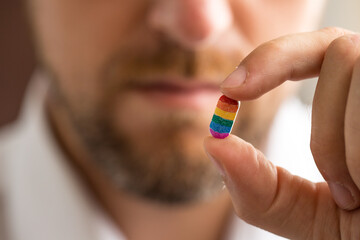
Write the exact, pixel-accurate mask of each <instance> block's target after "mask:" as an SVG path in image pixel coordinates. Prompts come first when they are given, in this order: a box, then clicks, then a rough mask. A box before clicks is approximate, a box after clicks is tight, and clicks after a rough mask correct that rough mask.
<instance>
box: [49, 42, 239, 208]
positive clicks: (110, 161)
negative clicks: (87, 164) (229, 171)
mask: <svg viewBox="0 0 360 240" xmlns="http://www.w3.org/2000/svg"><path fill="white" fill-rule="evenodd" d="M140 49H141V52H139V50H137V49H136V48H131V47H130V48H129V47H124V48H122V50H121V51H119V52H118V53H117V54H115V55H114V56H112V57H110V58H109V60H108V62H106V63H104V65H103V67H102V70H101V71H99V73H98V74H94V75H95V76H97V77H96V79H95V80H94V82H97V83H101V85H99V91H98V92H99V94H98V97H96V98H95V97H91V96H89V95H86V94H81V91H79V92H75V91H74V94H71V91H70V90H69V89H66V87H64V86H63V85H62V81H61V80H62V79H60V77H59V75H58V74H56V71H55V70H54V69H52V68H51V67H50V66H48V67H44V68H45V71H46V72H47V73H52V74H51V75H50V76H51V78H52V79H53V80H52V83H53V84H52V89H53V90H54V91H53V94H52V95H51V97H53V98H55V99H56V102H57V103H58V104H60V105H61V107H62V108H63V109H65V110H66V113H67V115H68V118H69V119H70V120H71V123H72V127H73V129H74V130H75V131H76V134H77V136H78V137H79V139H80V140H81V142H82V143H83V145H84V147H85V148H86V151H87V152H88V153H89V156H90V159H89V161H91V164H95V165H96V166H97V168H98V169H99V170H100V171H102V172H103V173H105V175H106V176H107V177H108V178H109V179H110V180H111V182H112V183H113V184H114V185H115V186H116V187H117V189H119V191H125V192H128V193H131V194H134V195H136V196H139V197H141V198H145V199H148V200H154V201H159V202H162V203H169V204H171V203H188V202H194V201H199V200H204V199H207V198H209V197H211V196H213V195H215V194H217V193H219V191H220V190H221V189H222V187H223V183H222V181H221V177H220V176H219V174H218V173H217V171H216V169H215V167H214V166H213V164H212V163H211V162H210V161H209V160H208V158H207V157H206V154H205V152H204V150H203V147H202V144H203V138H204V137H205V136H207V135H209V133H208V124H209V122H210V120H211V118H210V117H211V115H212V111H213V109H214V108H215V103H210V104H209V105H210V108H209V109H212V110H210V111H203V112H207V113H206V114H203V113H199V112H195V111H186V110H183V111H182V110H181V111H176V110H166V111H163V109H156V108H151V107H148V106H149V105H146V104H147V103H146V102H142V101H139V100H138V99H136V98H134V96H133V95H134V94H133V89H134V86H135V88H136V87H141V88H143V87H144V86H145V87H146V86H147V85H148V84H149V83H150V84H151V81H152V80H151V79H155V78H157V77H159V76H182V77H186V78H187V79H198V78H205V79H209V80H210V81H212V82H217V83H218V82H219V80H221V79H223V78H224V77H225V76H226V74H227V73H229V72H231V71H232V70H233V69H234V68H235V66H236V65H237V63H238V62H239V61H240V59H239V56H241V55H240V54H236V53H235V52H234V51H233V52H232V53H231V54H224V53H223V52H221V51H217V50H214V49H211V50H203V51H201V52H194V51H189V50H186V49H183V48H181V47H180V46H178V45H176V44H174V43H173V42H171V41H169V40H165V39H161V40H160V41H157V45H156V47H152V48H145V50H144V48H140ZM146 49H151V50H146ZM235 56H236V57H235ZM44 66H45V65H44ZM74 81H83V82H84V79H82V80H79V79H77V80H74ZM189 81H191V80H189Z"/></svg>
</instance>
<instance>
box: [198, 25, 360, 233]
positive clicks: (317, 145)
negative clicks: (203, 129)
mask: <svg viewBox="0 0 360 240" xmlns="http://www.w3.org/2000/svg"><path fill="white" fill-rule="evenodd" d="M299 46H303V47H300V48H299ZM299 49H301V51H299ZM275 51H276V52H277V53H278V55H279V56H283V57H282V58H278V59H275V60H274V61H270V62H268V61H264V59H266V57H267V56H269V55H273V54H274V52H275ZM359 56H360V36H359V35H356V34H352V33H351V32H349V31H346V30H343V29H336V28H328V29H323V30H320V31H317V32H312V33H305V34H296V35H289V36H286V37H282V38H279V39H276V40H273V41H270V42H268V43H265V44H263V45H262V46H260V47H259V48H257V49H255V50H254V51H253V52H252V53H251V54H250V55H249V56H247V57H246V58H245V59H244V60H243V61H242V63H241V66H242V68H241V69H246V71H247V73H248V74H247V79H246V80H245V81H242V83H240V84H239V85H237V86H236V84H235V82H236V81H235V79H232V80H231V81H227V80H229V79H231V78H237V76H239V75H241V74H239V73H236V71H238V70H236V71H235V72H234V73H233V74H232V75H230V77H229V78H228V79H227V80H226V81H224V82H223V84H222V91H223V92H224V94H226V95H227V96H229V97H232V98H234V99H237V100H246V99H253V98H257V97H259V96H261V95H262V94H264V93H266V92H267V91H270V90H271V89H273V88H276V87H277V86H279V85H281V84H282V83H283V82H284V81H286V80H287V79H290V80H301V79H304V78H307V77H309V76H319V82H318V84H317V88H316V92H315V96H314V102H313V114H312V133H311V150H312V153H313V156H314V160H315V162H316V164H317V167H318V168H319V171H320V172H321V173H322V175H323V176H324V178H325V180H326V181H327V184H326V183H312V182H309V181H307V180H305V179H302V178H300V177H298V176H293V175H291V174H290V173H289V172H287V171H286V170H285V169H282V168H280V167H276V166H274V165H273V164H272V163H270V162H269V161H268V160H266V158H265V157H264V155H263V154H262V153H261V152H260V151H259V150H256V149H255V148H254V147H253V146H252V145H251V144H249V143H247V142H245V141H243V140H241V139H239V138H237V137H235V136H230V137H229V138H227V139H225V140H223V141H219V140H218V139H214V138H207V139H206V140H205V148H206V149H207V151H208V153H209V155H211V156H212V158H213V160H214V161H216V162H217V165H218V166H219V167H220V170H221V171H222V175H223V177H224V181H225V182H226V185H227V187H228V189H229V191H230V194H231V196H232V200H233V204H234V206H235V209H236V212H237V214H238V215H239V216H240V217H241V218H243V219H245V220H246V221H248V222H249V223H251V224H254V225H257V226H259V227H262V228H264V229H267V230H269V231H271V232H274V233H276V234H279V235H283V236H285V237H287V238H290V239H359V238H360V229H359V227H358V226H359V224H360V210H359V206H360V191H359V187H360V181H359V172H360V167H359V149H358V147H356V146H357V145H358V144H359V142H358V141H359V131H358V129H359V121H358V120H359V115H360V113H359V110H358V109H359V106H360V105H359V98H360V95H359V91H358V87H359V82H360V75H359V73H360V68H359V67H360V58H359ZM305 59H310V60H305ZM259 62H260V63H261V64H260V66H259ZM283 62H292V63H293V64H288V65H283V64H281V63H283ZM278 66H282V67H278ZM283 66H286V67H283ZM259 67H260V68H261V69H262V71H261V72H260V71H257V69H258V68H259ZM238 69H240V68H238ZM264 76H266V78H265V77H264ZM268 76H271V77H268ZM237 79H238V78H237ZM238 80H239V79H238ZM265 80H266V81H265ZM229 82H231V87H229V85H228V84H229ZM238 82H239V81H238ZM259 89H261V90H260V91H259ZM244 193H246V194H244ZM325 229H326V230H325Z"/></svg>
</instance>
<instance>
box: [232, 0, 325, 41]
mask: <svg viewBox="0 0 360 240" xmlns="http://www.w3.org/2000/svg"><path fill="white" fill-rule="evenodd" d="M324 2H325V1H324V0H319V1H317V2H316V3H313V1H311V0H291V1H288V0H254V1H239V0H234V1H233V10H234V16H235V21H236V24H237V26H238V29H239V31H240V32H241V33H242V34H243V36H246V38H247V40H248V41H250V42H251V43H253V45H254V46H257V45H259V44H261V43H263V42H265V41H268V40H271V39H274V38H277V37H279V36H281V35H285V34H290V33H295V32H299V31H309V30H313V29H314V28H315V27H316V26H317V23H318V21H319V17H320V14H321V9H322V6H323V5H324Z"/></svg>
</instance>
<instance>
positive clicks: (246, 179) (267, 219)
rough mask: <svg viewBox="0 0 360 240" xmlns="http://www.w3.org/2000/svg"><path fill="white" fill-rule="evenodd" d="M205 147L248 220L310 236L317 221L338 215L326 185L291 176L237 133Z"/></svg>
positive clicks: (286, 233) (293, 234)
mask: <svg viewBox="0 0 360 240" xmlns="http://www.w3.org/2000/svg"><path fill="white" fill-rule="evenodd" d="M204 147H205V150H206V151H207V153H208V155H209V157H210V158H213V159H212V160H214V161H215V163H216V165H217V166H218V167H219V168H220V172H221V173H222V175H223V178H224V182H225V184H226V186H227V188H228V190H229V192H230V194H231V198H232V201H233V205H234V208H235V211H236V214H237V215H238V216H239V217H240V218H242V219H243V220H245V221H246V222H248V223H250V224H252V225H255V226H258V227H260V228H263V229H265V230H268V231H270V232H273V233H275V234H278V235H282V236H284V237H287V238H291V239H309V238H310V239H311V238H312V237H311V236H313V234H314V226H316V225H317V224H315V222H316V223H323V224H324V225H328V224H330V223H331V221H329V219H335V217H336V216H335V215H334V216H329V215H331V213H332V212H336V211H335V210H334V211H331V209H335V207H336V206H335V204H334V202H333V201H332V199H331V197H330V193H329V190H328V188H327V186H326V184H324V183H318V184H315V183H312V182H310V181H307V180H305V179H303V178H300V177H298V176H293V175H291V174H290V173H289V172H287V171H286V170H285V169H283V168H280V167H276V166H275V165H273V164H272V163H271V162H270V161H268V160H267V159H266V158H265V157H264V155H263V154H262V153H261V152H260V151H259V150H257V149H255V148H254V147H253V146H252V145H251V144H249V143H247V142H245V141H243V140H242V139H240V138H238V137H235V136H233V135H230V136H229V137H227V138H225V139H216V138H212V137H208V138H206V139H205V142H204ZM319 201H321V204H319ZM319 205H320V207H319ZM334 214H335V213H334ZM326 219H327V220H326ZM329 227H331V226H329ZM330 229H331V228H330ZM332 229H336V227H334V228H332ZM328 234H336V233H333V232H331V233H328ZM323 236H324V235H323ZM330 236H336V235H330Z"/></svg>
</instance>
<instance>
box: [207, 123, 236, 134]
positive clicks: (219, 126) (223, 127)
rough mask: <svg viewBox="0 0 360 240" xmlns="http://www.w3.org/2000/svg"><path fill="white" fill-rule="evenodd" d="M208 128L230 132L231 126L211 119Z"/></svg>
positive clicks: (219, 131)
mask: <svg viewBox="0 0 360 240" xmlns="http://www.w3.org/2000/svg"><path fill="white" fill-rule="evenodd" d="M210 128H211V129H212V130H214V131H215V132H218V133H230V131H231V127H227V126H223V125H221V124H218V123H215V122H213V121H211V123H210Z"/></svg>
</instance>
